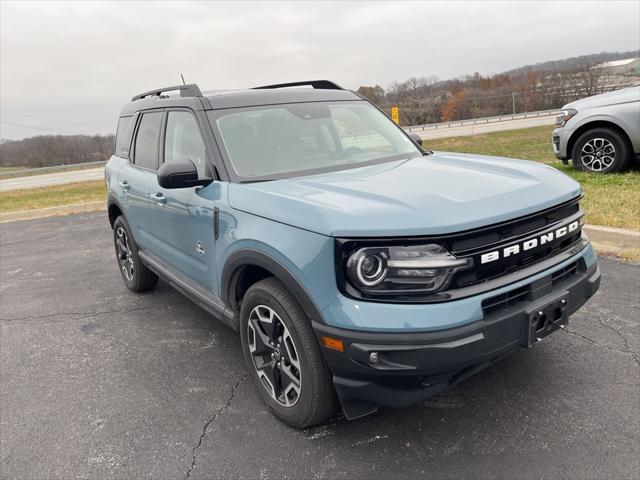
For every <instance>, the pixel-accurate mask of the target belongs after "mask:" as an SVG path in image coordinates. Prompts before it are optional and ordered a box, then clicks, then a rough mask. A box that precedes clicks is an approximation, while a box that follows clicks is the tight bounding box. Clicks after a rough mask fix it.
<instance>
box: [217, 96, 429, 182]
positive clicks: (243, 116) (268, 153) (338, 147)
mask: <svg viewBox="0 0 640 480" xmlns="http://www.w3.org/2000/svg"><path fill="white" fill-rule="evenodd" d="M212 114H213V115H214V121H215V123H216V125H217V127H218V130H219V132H220V135H221V137H222V142H223V144H224V147H225V149H226V153H227V157H228V159H229V161H230V163H231V166H232V167H233V169H234V170H235V172H236V174H237V175H238V176H240V177H242V178H244V179H254V180H258V179H270V178H282V177H287V176H294V175H298V174H301V172H307V171H308V172H313V171H331V170H339V169H343V168H351V167H357V166H361V165H363V164H367V163H371V162H377V161H388V160H395V159H399V158H407V157H414V156H417V155H422V152H421V151H420V150H419V149H418V148H417V147H416V146H415V145H414V144H413V142H412V141H411V140H410V139H409V138H408V137H407V135H405V134H404V133H403V132H402V131H401V130H400V129H399V128H398V127H396V125H394V124H393V123H392V122H391V121H390V120H389V119H388V118H387V117H386V116H385V115H384V114H383V113H382V112H380V111H379V110H378V109H376V108H375V107H373V106H372V105H370V104H369V103H367V102H361V101H357V102H335V103H329V102H310V103H293V104H283V105H269V106H266V107H250V108H237V109H229V110H225V111H222V112H220V111H218V112H215V111H214V112H212Z"/></svg>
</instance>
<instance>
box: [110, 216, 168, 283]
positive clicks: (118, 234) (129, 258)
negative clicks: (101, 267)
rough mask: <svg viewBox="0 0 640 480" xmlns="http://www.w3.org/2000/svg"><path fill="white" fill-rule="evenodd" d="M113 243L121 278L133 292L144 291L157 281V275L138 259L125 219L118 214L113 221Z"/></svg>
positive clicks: (135, 246)
mask: <svg viewBox="0 0 640 480" xmlns="http://www.w3.org/2000/svg"><path fill="white" fill-rule="evenodd" d="M113 243H114V247H115V249H116V260H117V262H118V267H119V270H120V274H121V275H122V280H124V283H125V285H126V286H127V288H128V289H129V290H131V291H134V292H146V291H147V290H151V289H152V288H154V287H155V286H156V284H157V283H158V276H157V275H156V274H155V273H153V272H152V271H151V270H149V269H148V268H147V267H146V266H145V265H143V263H142V262H141V261H140V257H139V256H138V246H137V245H136V243H135V241H134V240H133V235H131V228H129V224H128V223H127V220H126V219H125V218H124V217H123V216H122V215H120V216H119V217H118V218H116V221H115V222H113Z"/></svg>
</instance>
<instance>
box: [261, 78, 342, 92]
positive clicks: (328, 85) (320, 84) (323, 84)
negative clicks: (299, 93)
mask: <svg viewBox="0 0 640 480" xmlns="http://www.w3.org/2000/svg"><path fill="white" fill-rule="evenodd" d="M306 85H309V86H311V87H313V88H316V89H321V90H344V88H342V87H341V86H340V85H337V84H335V83H333V82H332V81H330V80H307V81H303V82H291V83H276V84H274V85H263V86H261V87H253V88H252V90H263V89H267V88H287V87H302V86H306Z"/></svg>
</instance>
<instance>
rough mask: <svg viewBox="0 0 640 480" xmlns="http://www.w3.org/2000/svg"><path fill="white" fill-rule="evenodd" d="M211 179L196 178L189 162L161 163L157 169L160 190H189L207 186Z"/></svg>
mask: <svg viewBox="0 0 640 480" xmlns="http://www.w3.org/2000/svg"><path fill="white" fill-rule="evenodd" d="M211 182H213V180H212V179H211V178H198V169H197V168H196V166H195V165H194V164H193V162H192V161H191V160H180V161H178V162H168V163H163V164H162V165H161V166H160V168H159V169H158V185H160V186H161V187H162V188H189V187H200V186H204V185H209V184H210V183H211Z"/></svg>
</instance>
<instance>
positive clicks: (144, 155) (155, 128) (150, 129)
mask: <svg viewBox="0 0 640 480" xmlns="http://www.w3.org/2000/svg"><path fill="white" fill-rule="evenodd" d="M161 122H162V112H151V113H145V114H143V115H142V118H141V119H140V126H139V127H138V133H137V135H136V143H135V148H134V150H133V155H134V157H133V163H135V164H136V165H137V166H139V167H142V168H148V169H149V170H156V169H157V168H158V133H159V132H160V123H161Z"/></svg>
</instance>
